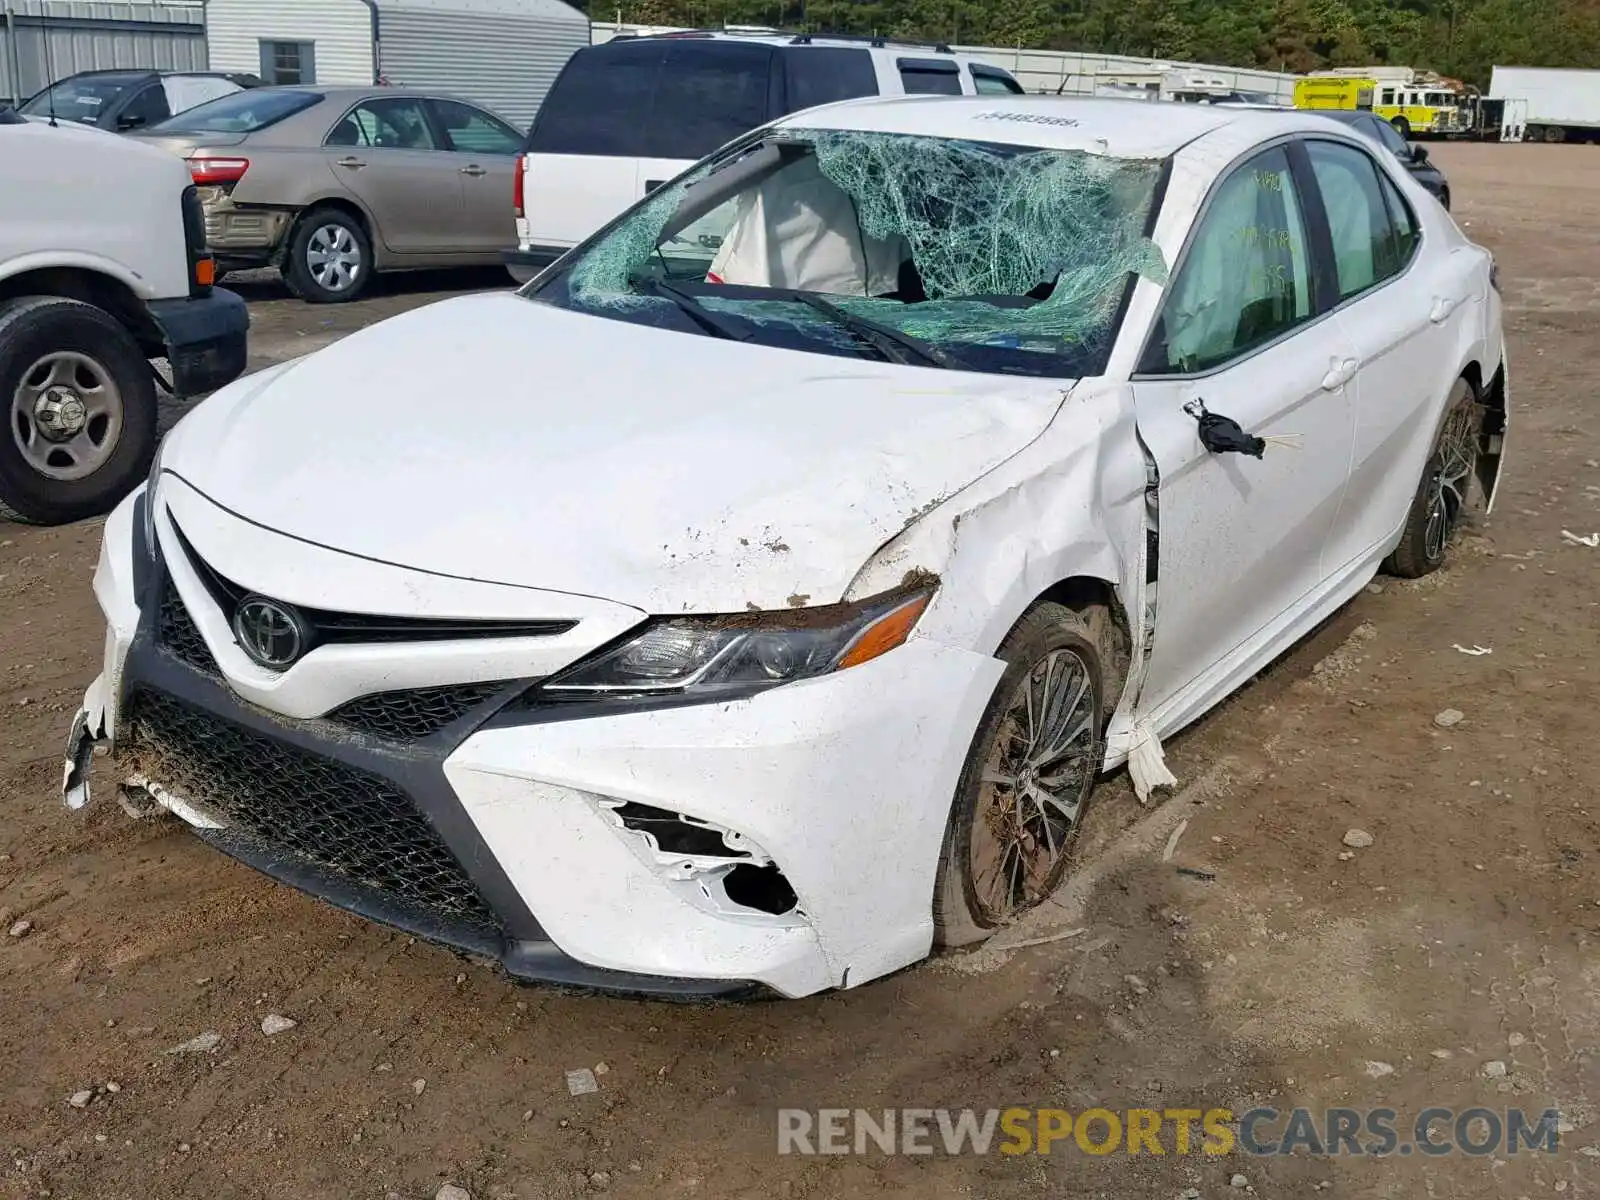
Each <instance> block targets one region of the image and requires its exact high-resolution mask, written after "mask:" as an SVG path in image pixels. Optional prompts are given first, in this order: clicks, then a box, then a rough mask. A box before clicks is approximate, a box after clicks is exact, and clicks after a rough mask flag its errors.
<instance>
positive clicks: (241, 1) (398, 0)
mask: <svg viewBox="0 0 1600 1200" xmlns="http://www.w3.org/2000/svg"><path fill="white" fill-rule="evenodd" d="M206 36H207V39H208V41H209V43H210V57H211V68H212V70H216V71H250V72H253V73H255V74H258V75H260V76H261V77H262V78H263V79H265V80H267V81H268V82H269V83H322V84H358V85H360V84H371V83H387V84H392V85H393V86H395V87H416V88H434V89H437V90H439V91H441V92H452V93H454V94H456V95H458V96H465V97H467V98H468V99H471V100H475V101H477V102H478V103H479V104H482V105H485V106H486V107H488V108H492V109H494V110H495V111H496V112H498V113H500V114H501V115H502V116H504V117H505V118H506V119H508V120H510V121H511V122H512V123H513V124H517V125H521V126H524V127H525V126H527V125H529V124H531V123H532V121H533V116H534V113H536V112H537V111H538V109H539V104H540V102H541V101H542V100H543V99H544V96H545V93H546V92H548V91H549V90H550V85H551V84H552V83H554V82H555V78H556V74H557V72H559V71H560V70H561V68H562V66H564V65H565V64H566V61H567V59H569V58H571V57H572V55H573V54H574V53H575V52H576V51H577V50H579V49H580V48H581V47H583V46H587V45H588V44H589V19H588V18H587V17H586V16H584V15H583V13H581V12H579V11H578V10H577V9H575V8H571V7H569V6H568V5H566V4H563V3H561V2H560V0H272V2H271V3H263V2H262V0H210V2H209V3H208V4H207V5H206Z"/></svg>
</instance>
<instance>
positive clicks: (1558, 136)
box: [1544, 125, 1567, 146]
mask: <svg viewBox="0 0 1600 1200" xmlns="http://www.w3.org/2000/svg"><path fill="white" fill-rule="evenodd" d="M1544 140H1545V141H1546V142H1548V143H1550V144H1551V145H1552V146H1553V145H1556V144H1557V143H1558V142H1564V141H1566V140H1567V131H1566V130H1565V129H1563V128H1562V127H1561V126H1559V125H1546V126H1545V127H1544Z"/></svg>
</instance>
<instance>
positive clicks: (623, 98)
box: [528, 41, 667, 158]
mask: <svg viewBox="0 0 1600 1200" xmlns="http://www.w3.org/2000/svg"><path fill="white" fill-rule="evenodd" d="M666 55H667V46H666V44H665V43H663V42H660V41H639V42H634V43H631V44H630V43H624V44H621V45H618V44H616V43H610V44H607V45H605V46H600V47H595V48H593V49H589V50H580V51H578V53H576V54H575V55H573V56H572V58H571V59H570V60H569V61H568V63H567V65H566V67H565V68H564V69H563V70H562V72H561V75H560V76H559V77H558V78H557V79H556V82H555V86H554V87H553V88H551V89H550V95H549V96H547V97H546V98H545V101H544V104H543V105H541V106H540V108H539V118H538V120H537V121H535V122H534V126H533V132H532V133H531V134H529V137H528V149H529V150H530V151H531V152H533V153H535V154H592V155H611V156H618V157H633V158H638V157H640V156H642V155H645V154H649V153H651V151H650V150H649V148H648V146H647V144H646V142H647V136H648V129H647V126H648V124H649V120H650V98H651V95H652V93H653V92H654V91H655V86H656V76H657V74H658V73H659V72H660V70H661V64H662V62H663V60H664V59H665V58H666Z"/></svg>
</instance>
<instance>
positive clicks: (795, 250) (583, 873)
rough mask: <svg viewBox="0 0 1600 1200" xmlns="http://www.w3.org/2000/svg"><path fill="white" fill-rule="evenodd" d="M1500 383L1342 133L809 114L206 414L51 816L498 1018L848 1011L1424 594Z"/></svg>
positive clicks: (935, 110)
mask: <svg viewBox="0 0 1600 1200" xmlns="http://www.w3.org/2000/svg"><path fill="white" fill-rule="evenodd" d="M1503 353H1504V349H1503V342H1502V335H1501V301H1500V297H1499V294H1498V291H1497V287H1496V281H1495V273H1494V268H1493V263H1492V261H1491V259H1490V256H1489V255H1488V253H1486V252H1485V251H1483V250H1481V249H1479V248H1478V247H1476V246H1474V245H1472V244H1471V243H1470V242H1468V241H1467V240H1466V239H1465V238H1464V237H1463V236H1462V234H1461V233H1460V232H1459V231H1458V230H1457V228H1456V226H1455V225H1454V224H1453V223H1452V222H1451V220H1450V218H1449V217H1448V216H1447V215H1446V213H1445V212H1444V210H1443V209H1441V208H1440V207H1439V205H1438V204H1437V203H1436V202H1435V201H1434V200H1433V199H1432V198H1431V197H1429V196H1428V195H1427V193H1426V192H1424V191H1423V190H1422V189H1421V188H1420V187H1418V186H1417V185H1416V184H1415V183H1413V182H1412V181H1411V179H1410V178H1408V177H1407V175H1406V173H1405V172H1404V171H1403V170H1401V169H1400V167H1399V165H1398V164H1397V163H1395V162H1394V161H1393V160H1392V158H1391V157H1390V156H1388V155H1385V154H1383V153H1382V152H1381V151H1380V150H1378V149H1376V148H1374V147H1372V146H1371V145H1369V144H1368V143H1367V142H1366V141H1364V140H1363V139H1362V138H1360V137H1357V136H1354V135H1350V134H1347V133H1346V132H1345V131H1344V130H1343V129H1341V128H1340V127H1337V126H1335V125H1333V124H1332V123H1330V122H1327V121H1324V120H1322V119H1320V118H1318V117H1316V116H1297V115H1295V114H1284V113H1269V112H1258V111H1251V110H1242V109H1233V110H1230V109H1227V108H1222V107H1199V106H1171V107H1168V106H1160V107H1159V108H1156V107H1152V106H1150V105H1144V104H1128V103H1122V102H1117V101H1107V100H1094V101H1091V100H1057V99H1042V98H1034V97H1027V98H1025V97H992V96H985V97H975V98H963V99H951V98H932V97H930V98H917V99H909V100H898V101H887V102H885V101H860V102H848V103H844V104H839V105H834V106H830V107H827V108H823V109H817V110H812V111H810V112H807V113H801V114H799V115H797V116H794V117H791V118H788V119H786V120H784V121H782V122H779V123H778V124H776V125H774V126H770V127H768V128H766V129H763V130H760V131H758V132H757V133H755V134H753V135H750V136H749V137H746V138H744V139H742V140H741V141H739V142H737V143H735V144H733V145H731V146H729V147H727V148H726V149H725V150H723V151H722V152H720V153H719V154H718V155H716V156H714V157H713V158H711V159H710V160H707V161H706V162H704V163H701V164H699V165H698V166H696V167H695V168H694V169H693V170H691V171H689V172H688V173H687V174H686V175H684V176H683V177H682V178H680V179H678V180H676V181H674V182H672V183H671V184H669V185H667V186H666V187H664V188H661V189H659V190H658V191H657V192H656V193H654V194H653V195H652V196H651V197H650V198H649V199H647V200H646V201H645V202H644V203H642V204H641V205H639V206H638V207H636V208H635V209H633V210H632V211H631V212H629V213H627V214H625V215H624V216H623V217H621V218H619V219H618V220H617V221H615V222H613V223H612V224H611V225H610V226H609V227H608V228H607V229H605V230H603V231H602V232H601V233H599V234H598V235H596V236H595V237H594V238H593V239H591V241H589V242H588V243H587V244H585V245H583V246H580V247H579V248H578V249H576V250H575V251H573V252H572V253H570V254H569V255H568V256H567V257H566V258H564V259H563V260H562V261H561V262H559V263H557V264H556V265H555V266H554V267H552V268H551V269H550V270H549V271H547V272H546V273H545V274H544V275H543V276H542V277H541V278H540V279H538V280H536V281H535V282H534V283H533V284H531V285H529V287H528V288H526V289H524V290H523V291H522V292H521V293H517V294H495V295H482V296H475V297H470V298H464V299H457V300H450V301H447V302H444V303H441V304H437V305H434V306H432V307H429V308H426V309H422V310H419V311H416V312H412V313H410V314H407V315H404V316H400V317H396V318H394V319H392V320H389V321H386V322H384V323H382V324H380V325H377V326H375V327H373V328H370V329H368V330H366V331H364V332H361V333H357V334H354V335H352V336H350V337H348V338H346V339H345V340H343V341H341V342H339V343H338V344H337V345H334V346H332V347H330V348H328V349H325V350H321V351H319V352H317V353H316V354H313V355H311V356H309V357H307V358H303V359H300V360H298V361H295V362H292V363H287V364H283V365H281V366H278V367H274V368H272V369H270V370H267V371H263V372H261V373H259V374H257V375H254V376H251V377H249V378H247V379H245V380H243V381H241V382H239V383H237V384H235V385H233V386H232V387H230V388H227V389H226V390H224V391H222V392H219V393H218V394H217V395H215V396H214V397H213V398H212V399H210V400H208V401H207V402H206V403H204V404H203V405H202V406H200V407H199V408H198V409H197V410H196V411H194V412H193V413H192V414H190V415H189V416H188V417H187V418H186V419H185V420H184V421H183V422H182V423H181V424H180V425H179V426H178V427H177V428H176V429H175V430H174V431H173V432H172V433H171V434H170V435H169V436H168V438H167V441H166V443H165V446H164V449H163V452H162V454H161V456H160V458H159V460H158V462H157V464H156V468H155V472H154V473H153V474H152V476H151V479H150V482H149V484H148V486H147V487H146V488H145V489H143V490H141V491H140V492H139V493H137V494H136V495H135V496H134V497H132V498H130V499H129V500H128V501H127V502H126V503H125V504H123V505H122V506H121V507H120V508H119V509H118V510H117V511H116V513H115V514H114V515H113V516H112V518H111V519H110V521H109V523H108V525H107V527H106V533H105V545H104V549H103V552H102V557H101V561H100V565H99V569H98V572H97V574H96V576H95V590H96V593H97V595H98V597H99V601H100V604H101V606H102V607H103V609H104V611H105V615H106V619H107V622H108V626H109V627H108V630H107V634H106V641H105V663H104V671H103V673H102V674H101V676H100V677H99V678H98V679H97V680H96V682H95V683H94V685H93V686H92V687H91V688H90V689H89V692H88V694H87V696H86V697H85V702H84V707H83V711H82V712H81V713H80V714H79V715H78V718H77V721H76V724H75V726H74V728H73V731H72V735H71V745H70V748H69V752H68V762H67V772H66V775H67V777H66V797H67V802H68V804H69V805H71V806H73V807H81V806H82V805H83V804H85V803H87V802H88V799H89V779H88V773H89V766H90V763H91V761H92V756H91V752H92V750H93V749H94V747H95V744H96V743H97V742H100V741H109V742H110V743H111V750H112V754H111V756H110V757H109V758H108V759H98V760H93V761H95V762H97V763H98V765H97V767H96V771H97V773H98V774H99V775H101V776H104V775H105V774H106V773H107V772H108V771H110V772H112V773H113V774H114V778H113V780H112V783H113V785H114V786H116V787H117V788H118V789H119V791H120V799H121V800H122V802H123V804H124V806H125V807H127V808H128V809H129V810H130V811H131V812H133V813H134V814H136V815H139V814H147V813H153V812H158V811H169V812H172V813H175V814H177V815H178V816H179V817H181V818H183V819H184V820H185V821H187V822H188V823H189V824H190V825H192V826H193V827H194V828H195V829H196V831H197V832H198V833H199V834H200V836H202V837H203V838H205V839H207V840H208V841H210V842H212V843H213V844H215V845H216V846H217V847H219V848H220V849H222V850H224V851H226V852H227V853H229V854H231V855H234V856H236V857H238V858H240V859H242V860H244V861H245V862H248V863H250V864H252V865H254V866H256V867H258V868H260V869H261V870H263V871H265V872H267V873H268V874H270V875H272V876H274V877H276V878H278V879H280V880H283V881H286V882H288V883H290V884H293V885H295V886H297V887H300V888H303V889H305V890H307V891H309V892H312V893H314V894H316V895H319V896H322V897H324V898H325V899H327V900H329V901H331V902H333V903H334V904H338V905H342V906H345V907H347V908H351V909H354V910H356V911H358V912H361V913H364V914H366V915H368V916H370V917H372V918H374V919H377V920H379V921H383V922H387V923H390V924H392V925H396V926H399V927H401V928H403V929H407V930H410V931H413V932H415V933H417V934H420V935H422V936H425V937H428V938H433V939H437V940H439V941H442V942H445V943H448V944H451V945H454V946H456V947H459V948H462V949H465V950H468V951H472V952H476V953H482V954H486V955H490V956H493V957H494V958H496V959H498V960H499V961H501V962H502V963H503V964H504V965H505V967H506V969H507V970H508V971H509V972H510V973H511V974H512V975H514V976H517V977H521V978H530V979H539V980H547V981H554V982H559V983H565V984H572V985H577V986H590V987H600V988H611V989H619V990H625V991H636V992H645V993H656V994H678V995H712V994H720V993H725V992H733V991H736V990H739V989H743V988H746V987H749V986H750V985H763V986H765V987H766V988H770V989H772V990H774V991H776V992H779V993H782V994H784V995H789V996H799V995H805V994H807V993H812V992H816V991H818V990H821V989H825V988H833V987H847V986H852V985H855V984H859V983H862V982H863V981H865V980H868V979H872V978H874V977H876V976H881V975H883V974H885V973H886V972H889V971H893V970H895V969H896V968H898V967H901V966H904V965H906V964H908V963H911V962H914V961H915V960H917V959H918V958H921V957H922V956H924V955H926V954H927V953H928V952H929V950H930V948H931V947H932V946H934V945H936V944H944V945H954V944H964V943H971V942H975V941H978V940H980V939H982V938H984V937H985V936H987V935H988V934H989V933H990V932H991V931H993V930H995V929H996V928H998V927H1000V926H1002V925H1004V924H1006V923H1007V922H1008V921H1010V920H1012V919H1013V918H1014V917H1016V915H1017V914H1018V913H1019V912H1021V911H1022V910H1024V909H1026V908H1027V907H1029V906H1031V905H1034V904H1037V903H1038V902H1039V901H1041V900H1042V899H1043V898H1045V897H1046V896H1048V895H1049V894H1050V893H1051V891H1052V890H1053V889H1054V888H1056V886H1057V885H1058V884H1059V882H1060V881H1061V879H1062V877H1063V873H1064V872H1065V870H1066V869H1067V866H1068V863H1069V859H1070V853H1071V849H1072V845H1073V838H1074V834H1075V832H1076V831H1077V829H1078V826H1079V823H1080V821H1081V819H1082V816H1083V813H1084V806H1085V804H1086V803H1087V801H1088V800H1089V797H1090V793H1091V791H1092V790H1093V788H1094V786H1095V782H1096V779H1097V777H1099V776H1100V775H1101V774H1102V773H1103V772H1104V771H1106V770H1108V769H1110V768H1113V767H1116V766H1118V765H1119V764H1122V763H1124V762H1129V763H1130V769H1131V771H1132V773H1133V776H1134V782H1135V784H1136V786H1137V787H1138V788H1139V789H1140V790H1141V791H1145V790H1148V788H1149V787H1151V786H1153V785H1157V784H1160V783H1162V782H1166V781H1168V780H1169V779H1170V777H1168V776H1167V775H1166V772H1165V768H1164V767H1163V765H1162V755H1161V750H1160V739H1161V738H1164V737H1166V736H1167V735H1169V734H1171V733H1172V732H1173V731H1175V730H1177V729H1180V728H1181V727H1183V726H1184V725H1186V724H1187V723H1189V722H1191V721H1193V720H1194V719H1195V718H1196V717H1198V716H1199V715H1200V714H1202V713H1204V712H1205V711H1206V710H1207V709H1209V708H1211V707H1212V706H1213V705H1215V704H1216V703H1217V702H1218V701H1220V700H1222V699H1223V698H1224V697H1225V696H1227V695H1228V694H1229V693H1230V692H1231V691H1233V690H1234V689H1236V688H1237V687H1239V686H1240V685H1241V684H1242V683H1243V682H1244V681H1245V680H1247V679H1249V678H1250V676H1251V675H1252V674H1253V673H1255V672H1257V671H1259V670H1260V669H1261V668H1262V667H1263V666H1265V665H1266V664H1267V663H1268V662H1269V661H1270V660H1271V659H1272V658H1273V657H1274V656H1275V655H1277V654H1279V653H1280V652H1282V651H1283V650H1284V649H1285V648H1287V647H1288V646H1289V645H1290V644H1291V643H1293V642H1294V641H1295V640H1296V639H1297V638H1299V637H1301V636H1302V635H1303V634H1305V633H1306V632H1307V631H1308V630H1310V629H1311V628H1312V627H1313V626H1314V625H1315V624H1316V623H1317V622H1318V621H1320V620H1322V619H1323V618H1324V617H1326V616H1327V615H1328V614H1329V613H1331V612H1332V611H1333V610H1334V609H1335V608H1337V607H1338V606H1339V605H1340V604H1342V603H1343V602H1344V601H1346V600H1347V599H1348V598H1349V597H1350V596H1351V595H1352V594H1354V593H1355V592H1357V591H1358V590H1359V589H1360V588H1361V586H1362V585H1363V584H1364V583H1365V582H1366V581H1367V580H1368V579H1369V578H1371V577H1372V575H1373V574H1374V572H1375V571H1377V570H1378V569H1379V566H1380V564H1383V563H1384V562H1385V560H1387V561H1388V568H1389V569H1390V570H1392V571H1394V572H1397V573H1399V574H1403V575H1418V574H1421V573H1424V572H1427V571H1430V570H1432V569H1434V568H1435V567H1437V566H1438V565H1439V564H1440V562H1441V561H1442V560H1443V558H1444V556H1445V554H1446V548H1447V544H1448V542H1449V540H1450V538H1451V535H1452V532H1453V531H1454V530H1455V529H1456V528H1457V527H1458V525H1459V523H1460V521H1461V520H1462V519H1463V517H1464V516H1465V515H1466V514H1467V513H1468V511H1469V510H1470V509H1473V508H1478V509H1487V507H1488V503H1489V501H1490V500H1492V497H1493V491H1494V486H1495V480H1496V476H1497V473H1498V470H1499V462H1500V457H1501V450H1502V445H1503V440H1504V435H1505V429H1506V415H1507V412H1506V409H1507V404H1506V397H1507V389H1506V371H1505V365H1504V360H1503Z"/></svg>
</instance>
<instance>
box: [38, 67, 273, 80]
mask: <svg viewBox="0 0 1600 1200" xmlns="http://www.w3.org/2000/svg"><path fill="white" fill-rule="evenodd" d="M248 75H249V72H248V71H157V70H156V69H154V68H153V67H97V68H95V69H94V70H92V71H74V72H73V73H72V74H71V75H63V76H62V77H61V78H60V79H58V80H56V82H57V83H65V82H66V81H67V80H69V79H146V78H152V77H154V78H160V79H232V78H234V77H236V76H237V77H240V78H244V77H246V76H248Z"/></svg>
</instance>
